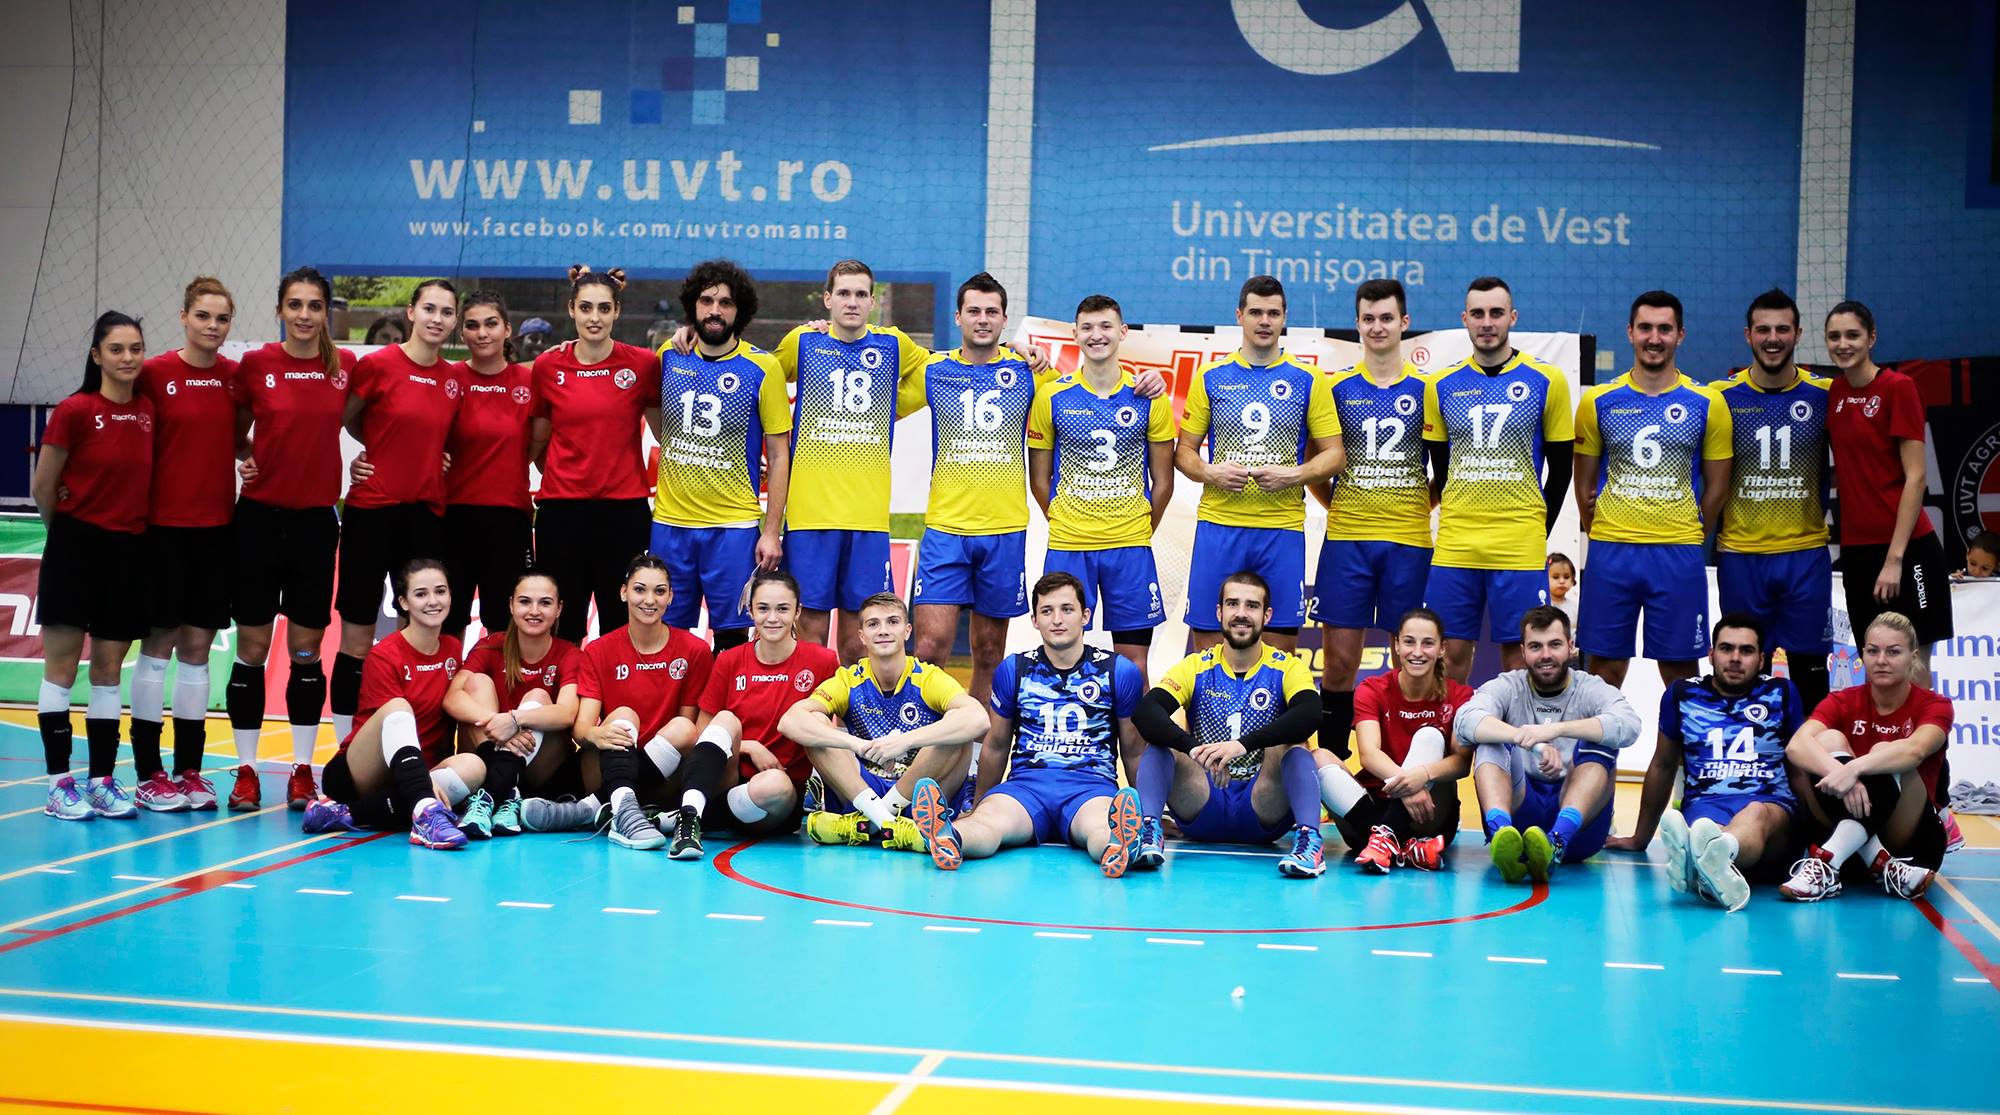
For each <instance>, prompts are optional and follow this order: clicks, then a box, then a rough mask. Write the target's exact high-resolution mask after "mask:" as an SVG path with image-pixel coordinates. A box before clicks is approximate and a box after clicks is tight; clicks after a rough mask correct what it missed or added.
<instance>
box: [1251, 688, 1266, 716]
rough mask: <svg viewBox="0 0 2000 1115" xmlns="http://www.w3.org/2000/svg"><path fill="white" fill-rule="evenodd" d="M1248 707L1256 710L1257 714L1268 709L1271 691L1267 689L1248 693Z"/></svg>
mask: <svg viewBox="0 0 2000 1115" xmlns="http://www.w3.org/2000/svg"><path fill="white" fill-rule="evenodd" d="M1250 707H1251V708H1253V709H1256V710H1257V711H1258V712H1263V711H1264V710H1265V709H1268V708H1270V707H1271V691H1270V690H1268V689H1252V690H1251V691H1250Z"/></svg>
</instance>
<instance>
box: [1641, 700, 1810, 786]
mask: <svg viewBox="0 0 2000 1115" xmlns="http://www.w3.org/2000/svg"><path fill="white" fill-rule="evenodd" d="M1804 720H1805V712H1804V710H1803V708H1801V706H1800V702H1799V691H1798V690H1797V689H1795V688H1793V687H1792V683H1791V682H1790V681H1787V680H1786V679H1784V678H1774V677H1762V678H1758V679H1757V681H1756V682H1755V683H1754V684H1752V685H1751V686H1750V691H1749V692H1747V693H1744V694H1742V695H1740V696H1735V697H1729V696H1725V695H1723V694H1722V693H1719V692H1717V691H1716V689H1715V686H1714V683H1713V679H1712V677H1700V678H1687V679H1684V680H1681V681H1677V682H1675V683H1673V684H1672V685H1670V686H1668V687H1667V691H1666V693H1664V694H1663V695H1661V697H1660V734H1661V735H1662V736H1664V737H1666V738H1667V739H1670V740H1674V741H1676V742H1678V743H1679V744H1680V745H1681V762H1682V764H1683V766H1684V768H1685V772H1686V780H1687V784H1686V788H1685V789H1684V790H1683V791H1682V801H1683V803H1686V802H1691V801H1695V800H1697V799H1699V798H1702V797H1705V796H1707V795H1709V794H1717V795H1722V796H1744V797H1759V798H1765V799H1768V800H1772V801H1781V802H1790V801H1791V800H1792V787H1791V783H1790V781H1789V780H1788V779H1787V778H1786V777H1785V744H1786V743H1788V742H1790V741H1791V738H1792V733H1794V732H1796V731H1798V729H1799V725H1800V724H1801V723H1803V722H1804Z"/></svg>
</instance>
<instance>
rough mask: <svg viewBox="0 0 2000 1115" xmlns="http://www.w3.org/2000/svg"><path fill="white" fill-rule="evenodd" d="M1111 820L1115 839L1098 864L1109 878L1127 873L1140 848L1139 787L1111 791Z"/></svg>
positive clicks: (1113, 838)
mask: <svg viewBox="0 0 2000 1115" xmlns="http://www.w3.org/2000/svg"><path fill="white" fill-rule="evenodd" d="M1109 820H1110V824H1111V842H1110V843H1109V844H1106V845H1105V846H1104V855H1103V856H1102V857H1101V858H1100V859H1099V860H1098V861H1097V865H1098V866H1099V867H1101V868H1102V869H1103V870H1104V877H1105V878H1107V879H1117V878H1121V877H1122V876H1124V874H1125V869H1126V868H1128V867H1130V866H1131V865H1132V857H1133V856H1135V855H1137V854H1138V852H1139V828H1140V820H1141V818H1140V816H1139V791H1137V790H1134V789H1133V788H1132V787H1130V786H1123V787H1120V788H1119V790H1118V792H1117V793H1115V794H1113V795H1111V809H1110V818H1109Z"/></svg>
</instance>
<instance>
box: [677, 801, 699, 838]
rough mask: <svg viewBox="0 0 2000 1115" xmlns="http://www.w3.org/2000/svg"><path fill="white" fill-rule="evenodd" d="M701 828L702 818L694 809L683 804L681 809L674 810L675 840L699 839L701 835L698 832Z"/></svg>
mask: <svg viewBox="0 0 2000 1115" xmlns="http://www.w3.org/2000/svg"><path fill="white" fill-rule="evenodd" d="M700 830H701V818H700V817H699V816H698V815H696V813H695V811H694V810H693V809H690V808H688V807H687V806H685V805H683V806H681V807H680V808H679V809H677V810H675V811H674V839H675V840H696V839H699V838H700V837H699V835H698V834H699V832H700Z"/></svg>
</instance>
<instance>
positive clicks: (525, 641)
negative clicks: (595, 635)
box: [444, 569, 582, 840]
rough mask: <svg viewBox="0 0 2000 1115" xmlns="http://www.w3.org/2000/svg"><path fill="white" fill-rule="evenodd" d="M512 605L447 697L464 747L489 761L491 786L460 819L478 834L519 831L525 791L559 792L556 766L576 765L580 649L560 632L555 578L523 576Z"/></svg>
mask: <svg viewBox="0 0 2000 1115" xmlns="http://www.w3.org/2000/svg"><path fill="white" fill-rule="evenodd" d="M509 611H510V615H509V616H508V623H507V624H506V627H505V628H504V629H502V630H496V631H490V632H488V633H487V635H486V637H485V638H483V639H481V640H479V644H478V645H477V646H475V647H473V648H472V649H471V650H469V651H467V652H466V654H465V668H464V669H461V670H460V671H459V672H458V674H457V676H456V677H453V678H452V679H451V691H450V692H448V693H446V694H445V698H444V711H445V712H446V714H448V715H449V716H451V717H452V719H454V720H457V721H458V722H459V724H461V725H463V727H462V728H461V729H460V732H459V748H460V749H461V750H469V751H471V752H472V753H473V754H476V755H478V756H479V758H480V759H481V760H483V761H484V762H485V764H486V786H485V788H483V789H481V790H480V791H479V792H478V793H475V794H473V795H472V797H471V799H469V800H468V801H467V803H466V806H465V812H464V814H463V816H461V817H460V819H459V827H461V828H463V829H464V830H465V834H466V835H467V836H469V837H471V838H473V839H474V840H484V839H486V838H487V837H489V836H517V835H519V834H520V832H521V791H522V790H523V789H526V790H529V791H533V792H535V793H538V794H542V795H545V796H554V793H555V791H553V790H551V789H548V788H547V787H549V785H550V783H551V782H552V781H554V780H555V779H556V777H557V772H559V771H563V770H569V771H572V772H575V771H577V770H578V768H577V767H576V765H575V764H574V763H572V762H570V759H571V757H572V756H573V755H575V753H576V749H575V748H573V747H571V746H570V741H569V732H570V727H571V726H572V725H573V724H575V723H576V709H577V695H576V693H577V688H576V682H577V678H576V664H577V656H578V654H579V653H580V652H579V651H578V650H577V649H576V644H575V643H571V642H569V641H568V640H565V639H558V638H556V636H555V629H556V617H558V616H560V615H561V614H562V601H561V600H560V599H559V598H557V596H556V582H555V578H553V577H550V576H549V575H548V574H546V573H544V572H542V571H541V570H539V569H530V570H528V571H527V572H525V573H521V574H519V575H517V576H516V577H515V578H514V586H513V600H512V602H511V604H510V605H509ZM573 777H574V775H573ZM577 789H578V792H581V789H582V788H581V786H579V787H577Z"/></svg>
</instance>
